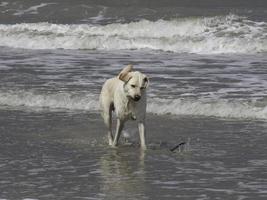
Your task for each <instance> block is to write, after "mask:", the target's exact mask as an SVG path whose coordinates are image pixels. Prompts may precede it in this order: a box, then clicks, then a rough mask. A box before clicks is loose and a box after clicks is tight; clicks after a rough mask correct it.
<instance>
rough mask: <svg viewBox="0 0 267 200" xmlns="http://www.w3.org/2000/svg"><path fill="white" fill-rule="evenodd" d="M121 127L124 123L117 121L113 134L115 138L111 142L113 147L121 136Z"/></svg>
mask: <svg viewBox="0 0 267 200" xmlns="http://www.w3.org/2000/svg"><path fill="white" fill-rule="evenodd" d="M123 125H124V121H122V120H120V119H117V127H116V134H115V138H114V140H113V145H112V146H113V147H115V146H117V145H118V141H119V138H120V135H121V131H122V129H123Z"/></svg>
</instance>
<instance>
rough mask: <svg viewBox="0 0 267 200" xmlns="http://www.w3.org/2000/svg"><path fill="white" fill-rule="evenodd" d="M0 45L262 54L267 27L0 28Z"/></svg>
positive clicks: (234, 23)
mask: <svg viewBox="0 0 267 200" xmlns="http://www.w3.org/2000/svg"><path fill="white" fill-rule="evenodd" d="M0 46H8V47H14V48H26V49H60V48H62V49H99V50H128V49H151V50H162V51H171V52H179V53H185V52H186V53H198V54H212V53H257V52H266V51H267V23H265V22H255V21H251V20H248V19H246V18H244V17H240V16H236V15H227V16H218V17H195V18H180V19H173V20H158V21H154V22H153V21H148V20H141V21H138V22H131V23H127V24H121V23H114V24H108V25H88V24H76V25H66V24H65V25H63V24H50V23H24V24H15V25H0Z"/></svg>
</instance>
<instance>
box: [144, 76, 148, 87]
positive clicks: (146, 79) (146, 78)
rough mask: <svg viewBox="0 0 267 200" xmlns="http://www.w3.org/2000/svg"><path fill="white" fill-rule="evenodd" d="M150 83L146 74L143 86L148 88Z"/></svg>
mask: <svg viewBox="0 0 267 200" xmlns="http://www.w3.org/2000/svg"><path fill="white" fill-rule="evenodd" d="M148 83H149V79H148V77H147V76H145V78H143V87H144V88H147V87H148Z"/></svg>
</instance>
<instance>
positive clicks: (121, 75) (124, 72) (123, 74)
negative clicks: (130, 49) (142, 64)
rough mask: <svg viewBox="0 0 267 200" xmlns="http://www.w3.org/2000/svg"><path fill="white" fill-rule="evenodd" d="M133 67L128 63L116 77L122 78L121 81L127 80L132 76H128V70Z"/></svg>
mask: <svg viewBox="0 0 267 200" xmlns="http://www.w3.org/2000/svg"><path fill="white" fill-rule="evenodd" d="M132 69H133V66H132V65H128V66H126V67H125V68H123V70H121V72H120V73H119V75H118V78H119V79H120V80H122V81H123V82H128V81H129V80H130V79H131V78H132V77H131V76H130V74H129V72H131V71H132Z"/></svg>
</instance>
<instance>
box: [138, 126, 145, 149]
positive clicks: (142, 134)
mask: <svg viewBox="0 0 267 200" xmlns="http://www.w3.org/2000/svg"><path fill="white" fill-rule="evenodd" d="M138 129H139V136H140V142H141V148H142V149H144V150H146V132H145V131H146V130H145V124H144V122H139V123H138Z"/></svg>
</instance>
